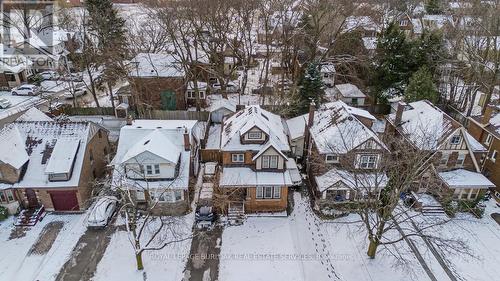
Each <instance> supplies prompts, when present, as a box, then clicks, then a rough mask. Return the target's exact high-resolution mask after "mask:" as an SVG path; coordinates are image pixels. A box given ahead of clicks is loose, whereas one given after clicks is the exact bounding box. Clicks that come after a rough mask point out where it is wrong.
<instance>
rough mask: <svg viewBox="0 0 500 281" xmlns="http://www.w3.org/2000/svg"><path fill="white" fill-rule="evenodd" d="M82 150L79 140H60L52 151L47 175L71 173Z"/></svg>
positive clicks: (46, 169)
mask: <svg viewBox="0 0 500 281" xmlns="http://www.w3.org/2000/svg"><path fill="white" fill-rule="evenodd" d="M79 148H80V140H78V139H59V140H57V141H56V144H55V146H54V148H53V150H52V155H50V159H49V162H48V163H47V167H45V173H46V174H61V173H70V172H71V168H72V167H73V162H74V160H75V157H76V153H77V152H78V149H79Z"/></svg>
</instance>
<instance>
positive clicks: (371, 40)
mask: <svg viewBox="0 0 500 281" xmlns="http://www.w3.org/2000/svg"><path fill="white" fill-rule="evenodd" d="M361 40H363V45H364V46H365V49H367V50H369V51H370V50H375V49H376V48H377V37H363V38H361Z"/></svg>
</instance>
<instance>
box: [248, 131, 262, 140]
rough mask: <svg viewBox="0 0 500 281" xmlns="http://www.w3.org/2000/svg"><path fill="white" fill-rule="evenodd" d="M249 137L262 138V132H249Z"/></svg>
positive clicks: (251, 138) (253, 138)
mask: <svg viewBox="0 0 500 281" xmlns="http://www.w3.org/2000/svg"><path fill="white" fill-rule="evenodd" d="M248 139H250V140H260V139H262V132H248Z"/></svg>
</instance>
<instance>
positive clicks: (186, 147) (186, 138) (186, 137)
mask: <svg viewBox="0 0 500 281" xmlns="http://www.w3.org/2000/svg"><path fill="white" fill-rule="evenodd" d="M184 150H185V151H189V150H191V144H190V143H189V133H188V129H187V128H185V127H184Z"/></svg>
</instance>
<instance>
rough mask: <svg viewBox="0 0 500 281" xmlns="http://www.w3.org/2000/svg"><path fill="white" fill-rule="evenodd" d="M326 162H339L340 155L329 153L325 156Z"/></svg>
mask: <svg viewBox="0 0 500 281" xmlns="http://www.w3.org/2000/svg"><path fill="white" fill-rule="evenodd" d="M325 162H326V163H339V156H338V155H337V154H327V155H326V158H325Z"/></svg>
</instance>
